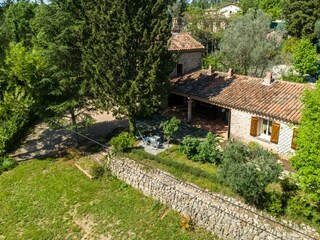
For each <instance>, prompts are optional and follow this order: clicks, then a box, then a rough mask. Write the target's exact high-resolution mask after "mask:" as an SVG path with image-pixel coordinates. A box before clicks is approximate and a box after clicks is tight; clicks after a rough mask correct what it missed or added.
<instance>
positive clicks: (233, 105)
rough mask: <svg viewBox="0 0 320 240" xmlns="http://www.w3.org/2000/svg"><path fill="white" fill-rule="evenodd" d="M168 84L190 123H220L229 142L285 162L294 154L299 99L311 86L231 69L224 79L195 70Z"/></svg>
mask: <svg viewBox="0 0 320 240" xmlns="http://www.w3.org/2000/svg"><path fill="white" fill-rule="evenodd" d="M171 83H172V94H171V95H172V96H174V98H173V97H172V96H171V99H175V101H176V103H177V104H181V103H185V105H186V111H187V115H186V116H187V120H188V121H192V119H193V114H194V113H196V114H198V113H199V112H200V113H201V116H203V117H206V118H208V117H210V118H212V119H221V120H224V122H225V123H226V124H227V125H228V138H230V139H232V140H241V141H243V142H246V143H249V142H257V143H259V144H260V145H262V146H263V147H265V148H267V149H269V150H272V151H273V152H275V153H278V154H279V155H280V156H281V157H284V158H286V157H288V156H290V155H291V154H292V153H293V152H294V150H295V149H296V144H295V142H294V138H295V135H296V127H297V125H298V123H299V120H300V117H301V109H302V107H303V104H302V102H301V101H300V98H301V97H302V94H303V92H304V90H305V89H306V88H308V87H310V85H306V84H299V83H291V82H285V81H276V80H274V79H273V78H272V74H271V73H268V74H267V76H266V77H265V78H254V77H249V76H242V75H235V74H232V70H231V69H230V70H229V72H228V73H223V72H214V71H212V70H211V69H209V70H198V71H195V72H193V73H190V74H186V75H184V76H181V77H176V78H173V79H172V80H171ZM173 104H174V103H173ZM171 105H172V103H171Z"/></svg>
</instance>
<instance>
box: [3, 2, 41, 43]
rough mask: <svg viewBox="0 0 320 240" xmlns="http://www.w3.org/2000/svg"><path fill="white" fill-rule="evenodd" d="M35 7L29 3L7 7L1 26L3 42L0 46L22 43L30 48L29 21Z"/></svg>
mask: <svg viewBox="0 0 320 240" xmlns="http://www.w3.org/2000/svg"><path fill="white" fill-rule="evenodd" d="M36 7H37V4H36V3H32V2H29V1H20V2H17V3H14V4H10V5H9V7H8V8H7V9H6V11H5V14H4V18H3V22H2V24H1V25H2V26H1V28H2V29H1V32H2V33H3V36H4V38H3V41H4V42H2V43H1V44H5V46H6V47H8V46H9V43H10V42H24V44H25V45H26V46H31V41H32V37H33V31H32V29H31V26H30V20H31V19H32V18H33V17H34V11H35V8H36Z"/></svg>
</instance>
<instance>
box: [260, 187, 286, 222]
mask: <svg viewBox="0 0 320 240" xmlns="http://www.w3.org/2000/svg"><path fill="white" fill-rule="evenodd" d="M263 205H264V208H265V209H266V210H267V211H268V212H269V213H271V214H272V215H273V216H277V217H279V216H281V215H283V214H284V210H285V205H286V198H285V194H284V191H283V189H282V186H281V184H280V183H271V184H269V185H268V186H267V187H266V189H265V200H264V204H263Z"/></svg>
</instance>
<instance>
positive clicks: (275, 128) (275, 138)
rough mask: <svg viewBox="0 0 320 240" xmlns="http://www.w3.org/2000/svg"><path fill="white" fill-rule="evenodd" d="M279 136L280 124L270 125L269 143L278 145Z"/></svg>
mask: <svg viewBox="0 0 320 240" xmlns="http://www.w3.org/2000/svg"><path fill="white" fill-rule="evenodd" d="M279 135H280V124H279V123H272V132H271V139H270V142H272V143H275V144H278V142H279Z"/></svg>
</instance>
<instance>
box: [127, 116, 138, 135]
mask: <svg viewBox="0 0 320 240" xmlns="http://www.w3.org/2000/svg"><path fill="white" fill-rule="evenodd" d="M128 120H129V132H130V133H131V134H132V135H133V136H135V135H136V132H137V126H136V118H135V117H134V116H128Z"/></svg>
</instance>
